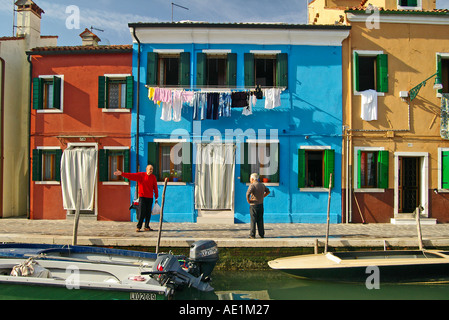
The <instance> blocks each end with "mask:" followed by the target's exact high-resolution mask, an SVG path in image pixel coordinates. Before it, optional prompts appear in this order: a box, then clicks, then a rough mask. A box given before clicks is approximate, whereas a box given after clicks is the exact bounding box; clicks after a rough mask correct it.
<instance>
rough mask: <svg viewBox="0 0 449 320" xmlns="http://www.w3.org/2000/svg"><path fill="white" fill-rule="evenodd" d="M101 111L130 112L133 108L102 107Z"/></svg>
mask: <svg viewBox="0 0 449 320" xmlns="http://www.w3.org/2000/svg"><path fill="white" fill-rule="evenodd" d="M101 112H104V113H110V112H119V113H120V112H121V113H130V112H131V109H125V108H120V109H105V108H102V109H101Z"/></svg>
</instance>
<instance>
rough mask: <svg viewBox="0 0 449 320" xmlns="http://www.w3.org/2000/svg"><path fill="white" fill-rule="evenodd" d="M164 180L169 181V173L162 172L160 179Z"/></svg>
mask: <svg viewBox="0 0 449 320" xmlns="http://www.w3.org/2000/svg"><path fill="white" fill-rule="evenodd" d="M165 178H167V179H168V180H170V173H168V172H164V173H163V174H162V179H163V180H164V181H165Z"/></svg>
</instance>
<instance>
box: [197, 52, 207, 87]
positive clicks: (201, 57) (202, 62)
mask: <svg viewBox="0 0 449 320" xmlns="http://www.w3.org/2000/svg"><path fill="white" fill-rule="evenodd" d="M206 69H207V58H206V54H205V53H202V52H198V53H197V55H196V85H197V86H199V87H201V86H205V85H206V84H207V83H206V81H207V70H206Z"/></svg>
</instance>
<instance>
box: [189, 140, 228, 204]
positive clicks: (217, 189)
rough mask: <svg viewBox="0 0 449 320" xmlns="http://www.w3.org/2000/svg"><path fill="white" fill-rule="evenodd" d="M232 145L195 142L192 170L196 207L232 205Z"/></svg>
mask: <svg viewBox="0 0 449 320" xmlns="http://www.w3.org/2000/svg"><path fill="white" fill-rule="evenodd" d="M234 171H235V145H234V144H233V143H203V144H197V154H196V171H195V208H196V209H233V205H234Z"/></svg>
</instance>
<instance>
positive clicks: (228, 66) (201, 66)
mask: <svg viewBox="0 0 449 320" xmlns="http://www.w3.org/2000/svg"><path fill="white" fill-rule="evenodd" d="M217 57H221V58H217ZM210 59H223V60H225V67H224V69H225V70H224V72H225V74H224V80H225V81H224V84H222V85H221V84H210V83H209V81H208V75H209V70H208V66H207V65H208V60H210ZM196 86H197V87H204V88H235V87H237V53H233V52H232V51H231V50H228V49H218V50H215V49H204V50H202V51H200V52H197V55H196Z"/></svg>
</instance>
